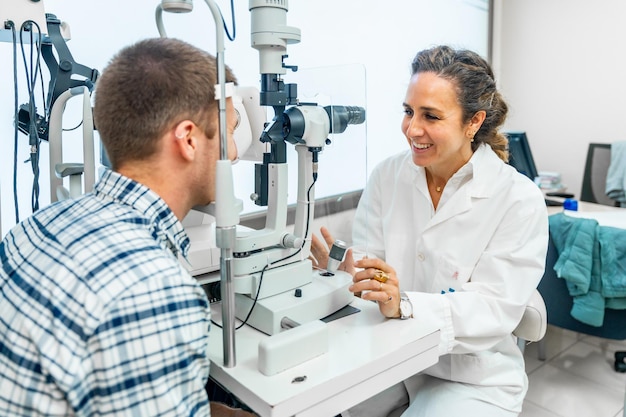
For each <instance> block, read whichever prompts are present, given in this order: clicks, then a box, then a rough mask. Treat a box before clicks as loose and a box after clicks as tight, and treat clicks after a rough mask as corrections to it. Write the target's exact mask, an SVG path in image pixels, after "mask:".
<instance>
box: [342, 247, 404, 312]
mask: <svg viewBox="0 0 626 417" xmlns="http://www.w3.org/2000/svg"><path fill="white" fill-rule="evenodd" d="M354 266H355V267H356V268H362V270H361V271H359V272H357V273H356V274H353V278H352V281H353V282H354V284H352V285H351V286H350V288H349V290H350V291H352V292H353V293H355V294H359V293H361V298H363V299H364V300H373V301H376V302H377V303H378V308H379V309H380V312H381V313H382V314H383V315H384V316H385V317H390V318H396V317H400V288H399V284H398V277H397V276H396V271H395V270H394V269H393V268H392V267H391V266H389V265H387V263H385V261H383V260H381V259H376V258H372V259H370V258H363V259H361V260H358V261H356V262H355V263H354Z"/></svg>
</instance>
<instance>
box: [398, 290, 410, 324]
mask: <svg viewBox="0 0 626 417" xmlns="http://www.w3.org/2000/svg"><path fill="white" fill-rule="evenodd" d="M410 318H413V304H411V300H409V297H407V295H406V294H405V293H401V294H400V320H406V319H410Z"/></svg>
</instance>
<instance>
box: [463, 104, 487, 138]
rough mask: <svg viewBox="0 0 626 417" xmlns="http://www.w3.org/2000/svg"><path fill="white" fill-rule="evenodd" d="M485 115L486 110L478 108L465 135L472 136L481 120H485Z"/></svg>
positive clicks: (478, 127) (481, 122)
mask: <svg viewBox="0 0 626 417" xmlns="http://www.w3.org/2000/svg"><path fill="white" fill-rule="evenodd" d="M485 117H487V112H486V111H484V110H480V111H477V112H476V113H474V115H473V116H472V118H471V119H470V121H469V124H468V127H467V137H469V138H470V139H472V138H473V137H474V135H475V134H476V132H478V130H479V129H480V127H481V126H482V124H483V122H484V121H485Z"/></svg>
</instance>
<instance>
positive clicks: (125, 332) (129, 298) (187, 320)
mask: <svg viewBox="0 0 626 417" xmlns="http://www.w3.org/2000/svg"><path fill="white" fill-rule="evenodd" d="M172 269H175V268H169V271H170V272H172V271H171V270H172ZM181 275H182V277H181ZM118 279H123V277H119V278H118ZM105 311H106V313H105V314H104V315H103V318H102V320H101V322H100V323H99V325H98V326H97V327H96V329H95V332H94V334H93V335H91V336H90V337H89V340H88V345H87V355H86V357H85V358H84V359H83V363H82V365H81V368H82V369H83V372H84V375H82V377H83V378H84V379H82V380H81V381H80V388H79V389H76V390H71V391H70V393H71V395H73V396H75V397H76V398H73V399H70V401H71V402H72V403H73V404H75V407H76V414H77V415H94V414H98V415H103V416H106V415H115V416H174V415H176V416H180V415H205V416H206V415H209V414H210V411H209V402H208V398H207V395H206V391H205V384H206V382H207V380H208V376H209V359H208V357H207V344H208V334H209V325H210V308H209V303H208V301H207V299H206V296H205V295H204V292H203V291H202V288H201V287H200V286H199V285H197V284H196V283H195V282H194V281H193V278H191V277H189V276H188V275H187V274H185V273H183V274H178V276H176V274H171V273H170V274H166V273H162V274H156V275H153V276H150V277H147V278H144V279H142V280H141V281H139V282H137V283H135V284H134V285H133V286H132V287H130V288H127V289H125V291H124V293H123V295H122V296H121V297H119V298H117V299H116V300H115V301H114V302H112V304H111V305H110V306H106V310H105ZM79 378H80V376H79ZM77 385H78V384H77Z"/></svg>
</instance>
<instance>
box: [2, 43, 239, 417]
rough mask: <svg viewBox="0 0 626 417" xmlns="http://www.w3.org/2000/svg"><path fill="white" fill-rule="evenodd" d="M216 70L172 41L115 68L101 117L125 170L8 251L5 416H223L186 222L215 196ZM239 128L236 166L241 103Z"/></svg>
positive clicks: (56, 208)
mask: <svg viewBox="0 0 626 417" xmlns="http://www.w3.org/2000/svg"><path fill="white" fill-rule="evenodd" d="M216 73H217V71H216V60H215V58H214V57H212V56H210V55H209V54H207V53H205V52H203V51H201V50H199V49H197V48H195V47H193V46H191V45H189V44H187V43H184V42H181V41H177V40H173V39H149V40H144V41H141V42H138V43H137V44H135V45H132V46H130V47H127V48H125V49H123V50H122V51H121V52H120V53H119V54H118V55H117V56H115V57H114V58H113V60H112V61H111V62H110V63H109V65H108V67H107V68H106V69H105V70H104V72H103V75H102V77H101V78H100V80H99V81H98V84H97V86H96V93H95V94H96V95H95V109H94V115H95V123H96V126H97V128H98V131H99V133H100V137H101V140H102V143H103V144H104V146H105V149H106V151H107V153H108V156H109V159H110V161H111V164H112V170H108V171H106V172H105V173H104V174H103V175H102V178H100V179H99V181H98V183H97V184H96V185H95V189H94V192H93V193H90V194H87V195H84V196H82V197H80V198H78V199H76V200H66V201H63V202H60V203H56V204H53V205H51V206H48V207H46V208H45V209H43V210H41V211H39V212H37V213H35V214H34V215H33V216H32V217H30V218H29V219H27V220H25V221H24V222H22V223H21V224H19V225H17V226H16V227H15V228H14V229H13V230H12V231H11V232H10V233H9V234H8V235H7V236H6V238H5V239H4V240H3V241H2V243H0V261H1V264H2V267H1V270H0V369H1V370H2V371H1V372H0V415H3V416H35V415H45V416H52V415H63V416H65V415H78V416H89V415H115V416H151V417H154V416H190V415H198V416H208V415H209V414H210V408H211V406H210V405H209V400H208V398H207V394H206V392H205V384H206V383H207V380H208V377H209V360H208V358H207V339H208V334H209V322H210V309H209V303H208V301H207V298H206V295H205V293H204V292H203V290H202V288H201V287H200V286H199V285H198V284H197V283H196V281H195V280H194V279H193V278H192V277H191V276H190V275H189V274H188V273H187V272H186V270H185V269H184V268H183V267H182V266H181V265H180V264H179V261H178V260H177V256H178V254H182V255H183V256H186V254H187V252H188V250H189V238H188V237H187V235H186V233H185V231H184V230H183V227H182V225H181V223H180V221H181V220H182V219H183V217H185V215H186V214H187V213H188V212H189V210H190V209H191V208H192V207H193V206H195V205H204V204H208V203H209V202H211V201H213V200H214V198H215V165H216V160H217V159H219V126H218V124H219V122H218V101H217V100H216V99H215V84H216V83H217V80H216ZM226 78H227V81H230V82H234V81H235V78H234V76H233V74H232V73H231V71H230V70H229V69H227V71H226ZM227 119H228V121H227V124H228V136H229V143H228V155H229V158H231V159H233V158H235V156H236V152H237V151H236V149H235V145H234V142H233V141H232V132H233V130H234V127H235V124H236V114H235V111H234V107H233V104H232V102H231V100H230V99H228V100H227ZM229 412H230V411H229ZM233 413H234V411H233ZM215 415H221V414H220V413H215V412H214V416H215ZM226 415H230V414H226Z"/></svg>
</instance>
